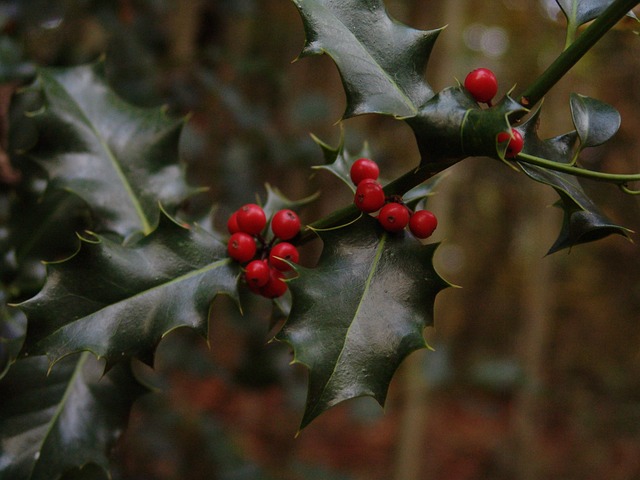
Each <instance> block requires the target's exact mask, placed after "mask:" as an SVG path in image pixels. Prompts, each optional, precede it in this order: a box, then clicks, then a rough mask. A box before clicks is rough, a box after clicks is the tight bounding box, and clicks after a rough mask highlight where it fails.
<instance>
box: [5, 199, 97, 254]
mask: <svg viewBox="0 0 640 480" xmlns="http://www.w3.org/2000/svg"><path fill="white" fill-rule="evenodd" d="M24 212H29V215H25V214H24ZM12 213H13V214H12V216H11V220H10V225H9V226H10V227H11V228H10V232H11V234H10V236H9V240H10V242H11V245H12V246H13V247H14V248H15V254H16V260H17V261H18V262H19V263H23V262H24V261H26V260H29V259H30V260H37V261H41V260H47V261H52V260H60V259H62V258H64V257H68V256H70V255H71V254H73V253H74V252H75V250H77V248H78V238H77V236H76V232H81V231H83V230H85V229H87V228H88V227H89V226H90V223H91V222H90V214H89V211H88V207H87V204H86V203H85V202H84V201H82V199H81V198H80V197H78V196H77V195H75V194H73V193H71V192H67V191H64V190H49V191H47V192H46V193H45V195H44V196H43V197H42V198H35V197H33V196H25V197H24V198H20V199H19V200H17V201H15V202H14V205H13V208H12Z"/></svg>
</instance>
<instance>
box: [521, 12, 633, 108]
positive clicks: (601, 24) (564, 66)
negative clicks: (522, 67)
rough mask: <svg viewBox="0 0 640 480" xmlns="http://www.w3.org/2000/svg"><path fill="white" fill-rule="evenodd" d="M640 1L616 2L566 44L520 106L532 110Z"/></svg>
mask: <svg viewBox="0 0 640 480" xmlns="http://www.w3.org/2000/svg"><path fill="white" fill-rule="evenodd" d="M639 3H640V0H615V1H614V2H613V3H612V4H611V5H609V7H608V8H607V9H606V10H605V11H604V12H602V14H601V15H600V16H598V18H596V19H595V20H594V21H593V23H591V25H589V26H588V27H587V28H586V29H585V31H584V32H582V34H581V35H580V36H579V37H578V38H577V39H576V41H575V42H573V43H572V44H571V45H569V46H568V47H567V48H566V49H565V50H564V51H563V52H562V53H561V54H560V55H559V56H558V58H556V59H555V61H554V62H553V63H552V64H551V65H549V67H548V68H547V69H546V70H545V71H544V72H543V73H542V74H541V75H540V76H539V77H538V79H537V80H536V81H535V82H534V83H533V84H531V85H530V86H529V87H528V88H527V89H526V90H525V91H524V92H522V95H521V96H520V103H521V104H522V105H523V106H525V107H527V108H531V107H532V106H533V105H535V104H536V103H538V102H539V101H540V100H542V98H543V97H544V96H545V95H546V94H547V92H549V90H551V88H552V87H553V86H554V85H555V84H556V83H558V82H559V81H560V79H561V78H562V77H564V75H565V74H566V73H567V72H568V71H569V70H570V69H571V68H572V67H573V66H574V65H575V64H576V63H578V61H579V60H580V59H581V58H582V57H583V56H584V55H585V54H586V53H587V52H588V51H589V50H590V49H591V48H592V47H593V46H594V45H595V44H596V43H597V42H598V41H599V40H600V39H601V38H602V37H603V36H604V34H605V33H607V32H608V31H609V30H611V28H613V26H614V25H615V24H616V23H618V21H619V20H620V19H621V18H623V17H624V16H625V15H626V14H627V13H628V12H629V11H630V10H631V9H632V8H633V7H635V6H636V5H638V4H639Z"/></svg>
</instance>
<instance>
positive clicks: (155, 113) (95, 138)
mask: <svg viewBox="0 0 640 480" xmlns="http://www.w3.org/2000/svg"><path fill="white" fill-rule="evenodd" d="M27 94H28V95H31V96H35V97H37V98H38V101H37V102H36V105H33V106H32V108H34V111H32V112H27V113H28V115H29V117H30V118H31V119H32V120H33V121H34V122H35V124H36V129H37V132H38V139H37V142H36V144H35V145H34V147H33V149H32V150H31V151H30V152H29V156H30V157H31V158H32V159H34V160H35V161H37V162H38V163H39V164H40V165H41V166H42V167H43V168H44V169H45V170H46V171H47V172H48V174H49V177H50V179H49V187H48V188H50V189H61V190H69V191H72V192H74V193H76V194H77V195H78V196H80V197H81V198H82V199H83V200H84V201H85V202H87V204H88V205H89V207H90V208H91V210H92V212H93V213H94V217H95V221H96V223H97V225H96V227H94V228H96V229H97V230H99V231H109V232H114V233H117V234H119V235H121V236H123V237H127V236H129V235H132V234H134V233H137V232H142V233H144V234H148V233H149V232H151V230H153V228H154V227H155V225H156V224H157V222H158V218H159V216H160V208H159V206H158V205H159V203H162V205H163V207H164V208H165V209H166V210H167V211H172V210H173V209H174V207H176V206H177V205H178V204H179V203H180V202H181V201H183V200H184V199H185V197H187V196H188V195H190V194H191V193H192V192H193V189H191V188H190V187H189V186H188V185H187V183H186V181H185V178H184V172H183V168H182V166H181V165H180V163H179V162H178V161H177V159H178V141H179V138H180V134H181V131H182V127H183V125H184V121H183V120H175V119H171V118H169V117H168V116H167V115H166V114H165V112H164V111H163V110H162V109H160V108H157V109H147V108H139V107H135V106H133V105H131V104H129V103H127V102H125V101H124V100H122V99H121V98H120V97H119V96H118V95H116V93H115V92H114V91H113V90H112V89H111V88H110V87H109V86H108V85H107V83H106V80H105V74H104V64H103V63H102V62H98V63H95V64H91V65H83V66H79V67H73V68H59V69H58V68H41V69H39V70H38V76H37V78H36V80H35V81H34V83H33V84H32V85H31V86H30V87H29V88H28V89H27V90H26V92H25V95H27ZM34 101H35V100H34Z"/></svg>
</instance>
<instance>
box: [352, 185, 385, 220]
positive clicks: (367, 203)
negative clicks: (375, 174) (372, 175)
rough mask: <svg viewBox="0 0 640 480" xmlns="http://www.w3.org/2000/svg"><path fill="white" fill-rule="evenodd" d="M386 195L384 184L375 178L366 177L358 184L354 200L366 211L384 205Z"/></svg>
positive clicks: (374, 209)
mask: <svg viewBox="0 0 640 480" xmlns="http://www.w3.org/2000/svg"><path fill="white" fill-rule="evenodd" d="M384 201H385V196H384V190H383V189H382V185H380V184H379V183H378V182H376V181H375V180H373V179H364V180H363V181H361V182H360V183H359V184H358V187H357V188H356V194H355V197H354V198H353V202H354V203H355V204H356V207H358V209H360V210H361V211H363V212H365V213H371V212H375V211H377V210H380V208H382V206H383V205H384Z"/></svg>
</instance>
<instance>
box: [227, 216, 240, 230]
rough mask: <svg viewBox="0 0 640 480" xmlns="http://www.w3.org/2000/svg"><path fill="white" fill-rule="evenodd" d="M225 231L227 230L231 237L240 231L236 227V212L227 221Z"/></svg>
mask: <svg viewBox="0 0 640 480" xmlns="http://www.w3.org/2000/svg"><path fill="white" fill-rule="evenodd" d="M227 230H229V233H230V234H231V235H233V234H234V233H237V232H239V231H240V227H239V226H238V212H233V213H232V214H231V216H230V217H229V220H227Z"/></svg>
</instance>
